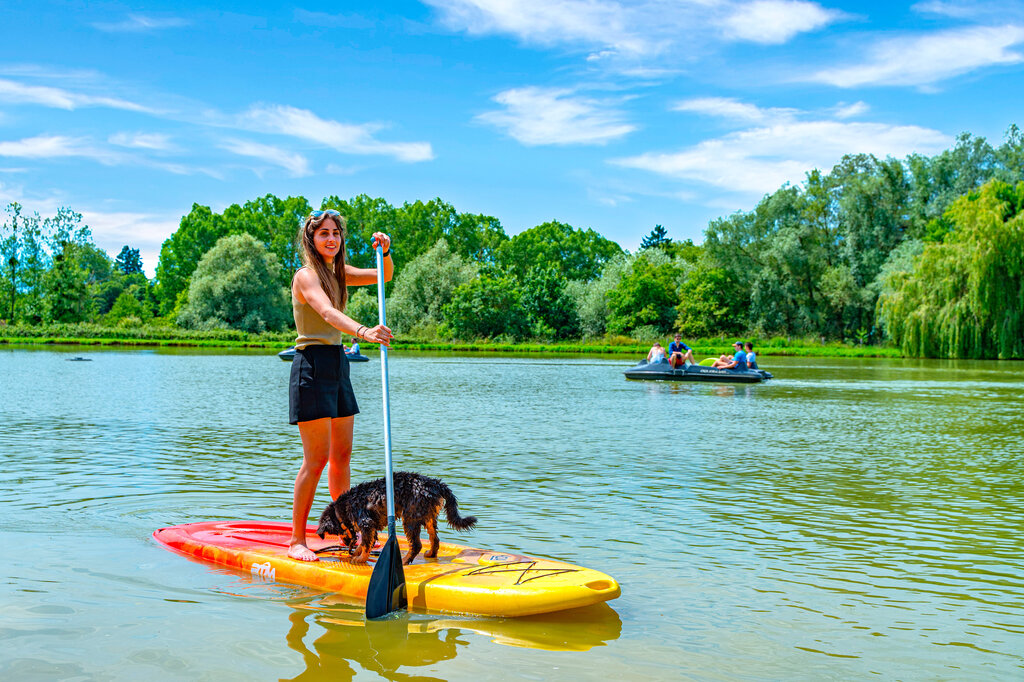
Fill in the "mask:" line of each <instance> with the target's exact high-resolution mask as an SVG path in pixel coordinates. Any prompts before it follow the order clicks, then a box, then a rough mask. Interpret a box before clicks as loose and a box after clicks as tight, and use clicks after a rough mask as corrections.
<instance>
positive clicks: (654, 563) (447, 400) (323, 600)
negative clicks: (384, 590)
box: [0, 348, 1024, 681]
mask: <svg viewBox="0 0 1024 682" xmlns="http://www.w3.org/2000/svg"><path fill="white" fill-rule="evenodd" d="M76 355H78V356H83V357H86V358H88V359H89V360H91V361H90V362H69V361H68V360H69V358H71V357H73V356H76ZM762 360H763V365H764V366H765V367H766V369H769V370H770V371H772V372H774V373H775V376H776V379H775V380H774V381H770V382H767V383H765V384H760V385H753V386H733V385H712V384H699V385H696V384H666V383H646V382H632V381H626V380H625V379H624V378H623V376H622V374H621V370H622V369H623V368H624V366H626V365H627V364H629V363H628V361H625V360H622V359H604V358H580V357H572V358H566V359H557V358H520V357H517V358H506V357H492V356H488V357H466V356H451V355H428V354H413V353H403V352H394V353H392V356H391V363H390V369H391V392H392V432H393V442H394V450H395V459H396V467H397V468H403V469H411V470H416V471H420V472H422V473H428V474H433V475H438V476H441V477H442V478H444V479H445V480H446V481H447V482H448V483H449V484H450V485H451V487H452V488H453V489H454V490H455V492H456V494H457V495H458V496H459V500H460V507H461V509H462V511H463V513H468V514H473V515H475V516H477V517H479V519H480V522H479V525H478V526H477V528H476V529H475V530H474V531H472V532H471V533H469V534H467V535H464V536H459V535H457V534H456V533H454V532H453V531H451V530H449V529H447V528H446V527H443V528H442V533H441V536H442V539H443V540H448V541H453V542H459V543H461V544H467V545H472V546H477V547H486V548H490V549H497V550H507V551H510V552H520V553H525V554H534V555H542V556H550V557H555V558H559V559H564V560H566V561H570V562H572V563H579V564H583V565H585V566H588V567H591V568H595V569H597V570H601V571H604V572H606V573H609V574H611V575H613V576H614V577H615V578H616V579H618V581H619V582H620V584H621V586H622V596H621V597H620V598H619V599H616V600H614V601H611V602H608V603H607V604H606V605H601V606H600V607H599V608H589V609H583V610H578V611H573V612H566V613H563V614H559V615H556V616H547V617H542V616H537V617H532V618H527V619H521V620H515V619H486V618H471V617H462V616H444V615H436V614H410V615H407V616H402V617H400V618H398V619H395V620H393V621H389V622H384V623H369V624H367V623H366V622H365V621H364V619H363V616H362V609H361V607H360V606H359V605H356V604H351V603H346V602H345V601H344V600H341V599H338V598H337V597H334V596H332V595H329V594H323V593H318V592H316V591H313V590H310V589H306V588H300V587H293V586H289V585H286V584H280V583H276V584H266V583H261V582H258V581H256V580H254V579H253V578H252V577H251V576H249V575H245V574H240V573H235V572H231V571H227V570H221V569H217V568H212V567H209V566H206V565H203V564H199V563H195V562H192V561H189V560H187V559H185V558H183V557H182V556H179V555H176V554H173V553H171V552H169V551H167V550H166V549H164V548H163V547H161V546H160V545H158V544H157V543H156V542H155V541H154V540H153V539H152V538H151V534H152V532H153V530H154V529H156V528H158V527H161V526H167V525H174V524H179V523H185V522H189V521H199V520H213V519H225V518H247V519H267V520H278V521H286V520H287V519H288V518H289V513H290V504H291V494H292V489H291V486H292V481H293V479H294V476H295V472H296V469H297V467H298V464H299V461H300V457H301V450H300V446H299V437H298V430H297V429H296V427H293V426H289V425H288V424H287V423H286V422H287V416H286V415H287V380H288V369H289V368H288V365H286V364H285V363H283V362H281V361H279V360H278V359H277V358H276V357H275V356H274V355H273V353H272V352H267V351H260V352H249V353H246V352H237V351H236V352H231V353H227V352H209V351H202V352H196V351H162V350H161V351H152V350H98V349H95V348H70V349H39V350H30V349H10V348H7V349H2V350H0V464H2V467H0V550H2V552H0V553H2V557H3V568H2V569H0V575H2V576H3V580H2V583H0V679H5V680H18V681H21V680H55V679H62V680H139V679H146V680H217V681H220V680H276V679H288V680H291V679H296V680H320V679H323V680H332V681H336V680H345V679H353V678H356V679H378V678H380V677H383V678H386V679H401V680H435V679H441V680H477V679H498V678H511V679H532V680H541V679H543V680H554V679H567V680H575V679H579V678H581V677H593V678H598V677H600V678H608V679H620V680H641V679H642V680H647V679H694V680H781V679H785V680H827V679H843V680H847V679H863V678H866V677H868V676H870V675H877V676H878V677H880V678H882V679H957V680H964V679H978V680H992V679H1022V678H1024V532H1022V529H1024V365H1022V364H1020V363H980V362H937V361H909V360H908V361H899V360H876V359H865V360H838V359H786V358H771V357H763V358H762ZM352 377H353V383H354V385H355V389H356V392H357V395H358V397H359V401H360V406H361V408H362V414H361V415H359V416H358V417H357V418H356V436H355V452H354V455H353V479H354V480H355V481H360V480H365V479H369V478H375V477H377V476H379V475H380V472H381V469H382V462H383V454H382V452H383V448H382V446H381V444H380V443H381V441H382V438H381V424H382V419H381V406H380V367H379V364H378V359H377V358H376V357H373V359H372V360H371V362H369V363H364V364H361V365H353V367H352ZM321 490H322V491H321V494H320V495H319V497H318V498H317V501H316V503H315V504H314V508H313V513H314V514H318V513H319V511H320V510H321V509H322V507H323V505H324V504H326V502H327V501H328V498H327V492H326V480H324V481H323V482H322V486H321Z"/></svg>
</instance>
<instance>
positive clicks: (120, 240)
mask: <svg viewBox="0 0 1024 682" xmlns="http://www.w3.org/2000/svg"><path fill="white" fill-rule="evenodd" d="M81 213H82V222H83V223H85V224H86V225H88V226H89V228H90V229H91V230H92V239H93V242H95V244H96V246H98V247H100V248H101V249H103V250H104V251H106V252H107V253H108V254H110V256H111V257H115V256H117V254H118V253H119V252H120V251H121V247H122V246H124V245H126V244H127V245H128V246H130V247H132V248H133V249H138V250H139V255H140V256H142V265H143V267H144V269H145V271H146V275H147V276H149V277H153V276H154V275H155V274H156V264H157V261H158V260H159V258H160V247H161V246H162V245H163V243H164V241H165V240H166V239H167V238H168V237H170V236H171V234H172V233H174V232H175V231H176V230H177V229H178V226H179V224H180V221H181V217H180V216H172V215H159V214H152V213H131V212H108V211H94V210H90V209H84V210H82V211H81Z"/></svg>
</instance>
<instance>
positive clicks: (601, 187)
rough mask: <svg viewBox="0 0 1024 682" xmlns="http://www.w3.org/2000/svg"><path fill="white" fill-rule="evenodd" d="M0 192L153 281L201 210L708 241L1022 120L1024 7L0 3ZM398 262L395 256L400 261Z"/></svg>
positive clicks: (507, 0) (570, 0) (707, 2)
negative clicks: (793, 200) (88, 230)
mask: <svg viewBox="0 0 1024 682" xmlns="http://www.w3.org/2000/svg"><path fill="white" fill-rule="evenodd" d="M2 19H3V20H2V21H0V201H2V202H3V203H4V204H5V205H6V204H7V203H8V202H10V201H18V202H20V203H21V204H23V205H24V207H25V209H26V210H28V211H30V212H31V211H38V212H39V213H41V214H44V215H47V214H52V213H53V212H54V211H55V210H56V208H57V207H58V206H61V205H65V206H69V207H71V208H73V209H75V210H77V211H79V212H81V213H83V214H84V216H85V220H86V222H87V223H88V224H89V225H90V226H91V227H92V229H93V235H94V239H95V241H96V243H97V244H99V245H100V246H101V247H103V248H105V249H107V250H108V251H109V252H110V253H112V254H116V253H117V251H118V250H119V249H120V247H121V245H123V244H130V245H132V246H133V247H136V248H139V249H141V251H142V255H143V260H144V263H145V266H146V269H147V271H148V272H149V273H150V274H152V272H153V268H154V267H155V266H156V261H157V255H158V253H159V249H160V244H161V243H162V241H163V240H164V239H166V238H167V236H168V235H170V234H171V233H172V232H173V231H174V230H175V229H176V227H177V224H178V220H179V219H180V217H181V216H182V215H183V214H185V213H187V212H188V211H189V209H190V207H191V205H192V204H193V203H199V204H204V205H209V206H211V207H213V208H214V209H215V210H223V208H224V207H226V206H228V205H229V204H232V203H242V202H244V201H246V200H248V199H252V198H255V197H258V196H262V195H264V194H267V193H273V194H276V195H278V196H282V197H283V196H288V195H303V196H305V197H307V198H308V199H310V201H312V202H313V203H314V204H318V203H319V202H320V200H321V199H322V198H323V197H324V196H327V195H331V194H336V195H339V196H341V197H346V198H347V197H350V196H354V195H356V194H360V193H365V194H369V195H371V196H381V197H384V198H385V199H387V200H388V201H390V202H391V203H393V204H396V205H400V204H401V203H403V202H405V201H415V200H416V199H423V200H428V199H431V198H433V197H441V198H442V199H444V200H446V201H448V202H450V203H452V204H454V205H455V207H456V208H457V209H458V210H460V211H469V212H474V213H485V214H488V215H493V216H496V217H497V218H498V219H499V220H501V223H502V225H503V226H504V227H505V230H506V231H507V232H508V233H509V234H515V233H517V232H520V231H522V230H524V229H527V228H529V227H532V226H534V225H537V224H539V223H541V222H544V221H546V220H551V219H558V220H561V221H564V222H568V223H570V224H572V225H574V226H576V227H584V228H587V227H589V228H594V229H595V230H597V231H598V232H600V233H602V234H604V235H605V236H607V237H609V238H611V239H614V240H616V241H617V242H619V243H620V244H621V245H622V246H624V247H626V248H629V249H634V248H636V246H637V245H638V244H639V242H640V239H641V238H642V237H643V236H644V235H645V234H646V233H648V232H649V231H650V230H651V228H652V227H653V226H654V225H655V224H662V225H664V226H665V227H666V228H667V229H668V231H669V235H670V236H672V237H675V238H680V239H684V238H692V239H694V240H695V241H698V242H699V241H700V240H701V239H702V232H703V230H704V228H705V227H706V225H707V223H708V221H709V220H710V219H713V218H715V217H717V216H721V215H726V214H729V213H732V212H733V211H736V210H749V209H750V208H752V207H753V206H754V205H755V204H756V203H757V200H758V199H759V198H760V197H761V196H762V195H763V194H764V193H766V192H770V191H773V190H774V189H776V188H777V187H779V186H780V185H781V184H782V183H784V182H787V181H789V182H794V183H797V182H800V181H801V180H802V179H803V177H804V175H805V173H806V171H807V170H809V169H811V168H814V167H819V168H825V169H827V168H830V167H831V166H832V165H833V164H834V163H835V162H836V161H838V160H839V158H840V157H841V156H842V155H843V154H844V153H855V152H869V153H873V154H876V155H879V156H887V155H891V156H895V157H898V158H902V157H905V156H906V155H907V154H909V153H912V152H919V153H923V154H933V153H936V152H938V151H941V150H942V149H945V148H947V147H948V146H950V145H951V144H952V143H953V140H954V138H955V136H956V135H957V134H959V133H960V132H963V131H968V132H971V133H973V134H976V135H981V136H984V137H987V138H989V139H990V141H992V142H994V143H999V142H1001V141H1002V139H1003V135H1004V133H1005V131H1006V129H1007V127H1008V126H1009V125H1010V124H1012V123H1017V124H1024V120H1022V119H1024V116H1021V114H1020V112H1021V111H1024V108H1022V105H1024V77H1022V76H1024V4H1022V3H1020V2H1012V3H1011V2H993V3H985V2H957V1H941V0H940V1H924V2H917V3H890V2H885V3H882V2H879V3H871V2H857V3H853V2H809V1H807V0H753V1H744V2H740V1H735V0H673V1H662V0H659V1H655V0H650V1H640V2H625V1H624V0H520V1H518V2H513V1H512V0H423V1H422V2H402V1H398V2H388V3H372V2H344V3H325V2H320V3H316V2H310V3H301V4H277V3H274V4H271V3H261V2H258V1H255V0H252V1H250V2H245V3H241V2H219V3H216V6H211V5H204V4H199V3H193V2H188V1H187V0H176V1H175V2H133V3H124V2H85V1H82V0H79V1H76V2H53V1H49V0H31V1H24V0H4V3H3V9H2ZM397 246H398V245H396V247H397Z"/></svg>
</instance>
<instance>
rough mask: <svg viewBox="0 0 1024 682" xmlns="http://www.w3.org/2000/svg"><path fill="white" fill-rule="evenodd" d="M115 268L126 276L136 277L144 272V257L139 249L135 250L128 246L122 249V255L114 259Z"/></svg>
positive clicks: (119, 254)
mask: <svg viewBox="0 0 1024 682" xmlns="http://www.w3.org/2000/svg"><path fill="white" fill-rule="evenodd" d="M114 267H115V268H117V269H118V270H120V271H121V273H122V274H125V275H134V274H136V273H140V272H142V256H140V255H139V250H138V249H133V248H131V247H130V246H128V245H127V244H125V245H124V246H122V247H121V251H120V253H118V254H117V258H116V259H114Z"/></svg>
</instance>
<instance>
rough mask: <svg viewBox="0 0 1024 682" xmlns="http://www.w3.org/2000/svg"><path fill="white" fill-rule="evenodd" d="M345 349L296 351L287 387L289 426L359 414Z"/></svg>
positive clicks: (315, 347)
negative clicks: (325, 418)
mask: <svg viewBox="0 0 1024 682" xmlns="http://www.w3.org/2000/svg"><path fill="white" fill-rule="evenodd" d="M348 368H349V365H348V358H347V357H345V351H344V349H343V347H342V346H340V345H338V346H325V345H322V344H312V345H309V346H306V347H305V348H296V349H295V357H294V358H292V375H291V380H290V381H289V383H288V423H289V424H298V423H299V422H308V421H312V420H314V419H323V418H324V417H351V416H352V415H354V414H359V405H358V404H356V394H355V393H354V392H353V391H352V382H350V381H349V378H348Z"/></svg>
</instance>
